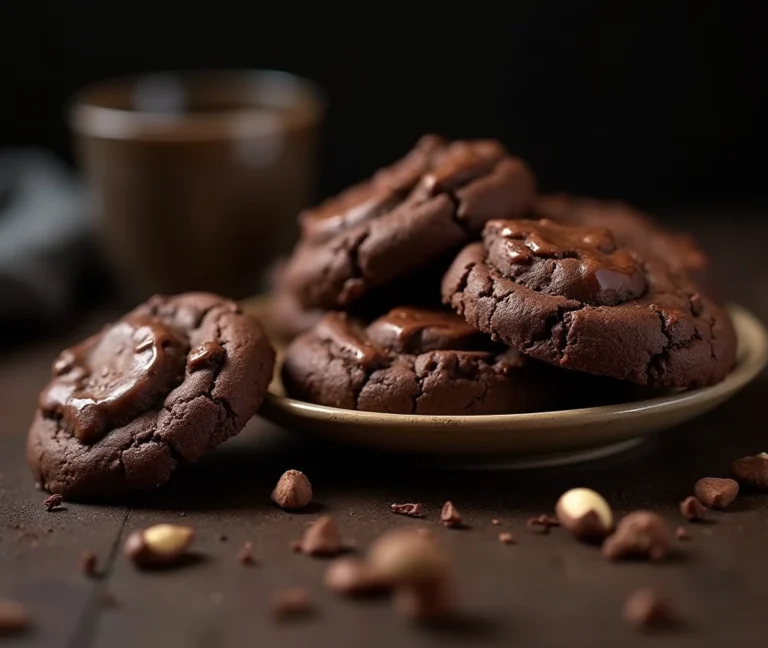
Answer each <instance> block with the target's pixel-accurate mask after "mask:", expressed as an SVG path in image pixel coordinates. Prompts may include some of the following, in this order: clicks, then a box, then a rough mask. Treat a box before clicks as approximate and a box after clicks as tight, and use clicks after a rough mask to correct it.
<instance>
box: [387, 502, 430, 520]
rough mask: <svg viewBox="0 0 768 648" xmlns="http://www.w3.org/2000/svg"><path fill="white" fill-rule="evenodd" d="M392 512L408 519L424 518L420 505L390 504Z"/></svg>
mask: <svg viewBox="0 0 768 648" xmlns="http://www.w3.org/2000/svg"><path fill="white" fill-rule="evenodd" d="M390 508H391V509H392V512H393V513H395V514H397V515H407V516H409V517H424V512H423V510H422V507H421V504H418V503H410V502H409V503H406V504H392V505H391V506H390Z"/></svg>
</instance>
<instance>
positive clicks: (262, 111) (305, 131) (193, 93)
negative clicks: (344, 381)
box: [70, 71, 325, 300]
mask: <svg viewBox="0 0 768 648" xmlns="http://www.w3.org/2000/svg"><path fill="white" fill-rule="evenodd" d="M324 108H325V105H324V100H323V96H322V93H321V92H320V91H319V89H318V88H317V87H316V86H315V85H314V84H312V83H311V82H310V81H308V80H305V79H301V78H299V77H295V76H292V75H290V74H286V73H283V72H275V71H228V72H224V71H213V72H190V73H170V74H153V75H148V76H143V77H136V78H127V79H117V80H113V81H107V82H104V83H100V84H98V85H94V86H91V87H87V88H85V89H84V90H82V91H81V92H80V93H79V94H78V95H77V96H76V97H75V99H74V101H73V103H72V106H71V110H70V120H71V125H72V128H73V130H74V132H75V134H76V139H77V149H78V155H79V158H80V162H81V165H82V166H83V168H84V170H85V173H86V177H87V179H88V181H89V184H90V188H91V190H92V193H93V198H94V201H95V205H94V206H95V210H96V215H97V222H98V228H99V235H100V241H101V243H102V245H103V248H104V251H105V254H106V257H107V259H108V261H109V262H110V264H111V265H112V266H113V268H114V270H115V271H116V275H117V278H118V281H119V283H120V284H121V288H123V289H124V291H125V293H124V294H125V295H126V296H128V297H129V298H130V299H135V300H139V299H144V298H146V297H148V296H149V295H151V294H154V293H174V292H181V291H185V290H211V291H214V292H219V293H222V294H225V295H227V296H230V297H234V298H239V297H244V296H247V295H249V294H253V293H254V292H257V291H258V290H259V289H260V283H259V282H260V279H261V277H262V275H263V274H264V271H265V270H266V269H267V268H268V267H269V266H270V265H271V263H272V262H273V261H274V260H275V259H276V258H277V257H278V256H280V255H282V254H284V253H286V252H287V251H288V250H290V247H291V245H292V243H293V241H294V239H295V237H296V235H297V225H296V215H297V213H298V212H299V211H300V210H301V209H302V208H303V207H305V206H306V205H307V203H308V201H309V200H311V197H312V191H313V188H314V180H315V154H316V148H317V133H318V127H319V125H320V122H321V121H322V119H323V117H324Z"/></svg>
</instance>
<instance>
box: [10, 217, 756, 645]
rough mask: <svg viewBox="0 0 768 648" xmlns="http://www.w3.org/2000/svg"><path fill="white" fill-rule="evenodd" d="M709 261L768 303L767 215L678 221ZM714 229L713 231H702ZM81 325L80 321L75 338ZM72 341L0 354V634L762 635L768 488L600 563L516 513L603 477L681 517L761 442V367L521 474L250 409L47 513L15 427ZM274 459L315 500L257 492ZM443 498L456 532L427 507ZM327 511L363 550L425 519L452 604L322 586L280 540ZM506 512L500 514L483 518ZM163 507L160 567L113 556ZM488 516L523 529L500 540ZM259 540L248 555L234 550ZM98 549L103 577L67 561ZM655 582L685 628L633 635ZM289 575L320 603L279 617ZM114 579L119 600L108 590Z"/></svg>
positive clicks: (637, 639) (665, 640)
mask: <svg viewBox="0 0 768 648" xmlns="http://www.w3.org/2000/svg"><path fill="white" fill-rule="evenodd" d="M686 225H688V226H689V227H690V228H691V229H694V230H695V231H696V232H697V233H698V234H699V235H700V236H701V238H702V240H703V241H704V243H705V245H706V247H708V248H709V249H710V250H711V251H712V253H713V255H714V258H715V263H716V267H717V270H718V272H719V274H720V276H721V278H722V279H723V283H724V284H725V285H727V286H728V287H729V291H730V294H731V295H732V299H733V300H734V301H736V302H739V303H741V304H743V305H745V306H747V307H749V308H751V309H752V310H753V311H754V312H755V313H756V314H757V315H758V316H760V317H761V318H762V319H763V320H764V321H766V320H768V260H767V258H766V252H765V250H764V246H765V244H766V242H768V226H766V225H765V224H763V223H762V222H761V221H760V220H759V219H757V218H743V219H741V220H733V221H731V220H728V221H727V222H725V223H713V222H711V221H697V220H696V219H695V218H693V219H689V220H688V221H686ZM716 244H720V247H715V245H716ZM81 333H82V332H77V333H73V335H72V336H70V337H72V338H76V337H77V336H78V335H80V334H81ZM67 341H68V340H57V341H50V342H46V343H44V344H39V345H37V346H32V347H25V348H21V349H15V350H11V351H8V352H6V354H5V356H4V357H3V359H2V361H0V596H5V597H9V598H13V599H16V600H20V601H22V602H24V603H25V604H27V605H28V606H29V608H30V610H31V612H32V613H33V615H34V620H35V624H34V629H33V631H32V632H31V633H29V634H27V635H24V636H20V637H18V638H17V637H14V638H0V645H2V646H6V645H8V646H71V647H73V648H87V647H90V646H94V647H97V646H98V647H105V648H106V647H109V648H121V647H123V646H125V647H128V646H130V647H134V646H160V647H162V648H175V647H176V646H192V647H200V648H203V647H207V646H264V647H272V646H278V647H282V646H297V647H298V646H301V647H307V646H318V647H321V646H333V647H337V646H358V645H359V646H370V647H376V646H381V647H386V648H391V647H394V646H397V647H402V648H410V647H416V646H443V645H446V646H448V645H474V644H477V645H488V646H507V645H510V646H511V645H517V646H531V647H533V646H547V647H549V646H552V647H559V646H605V647H606V648H616V647H618V646H622V647H632V646H645V645H655V646H675V647H679V648H684V647H687V646H691V647H692V646H697V647H709V646H711V647H712V648H715V647H718V648H719V647H720V646H728V647H729V648H730V647H741V646H745V647H747V646H765V645H766V644H767V643H768V495H763V496H761V495H745V496H743V497H740V498H739V499H738V500H737V502H736V503H735V504H734V505H733V506H732V508H731V509H730V510H729V511H727V512H724V513H714V514H712V516H711V518H712V520H713V521H712V523H711V524H699V525H693V524H687V525H686V526H687V528H688V530H689V532H690V535H691V536H692V540H690V541H687V542H682V541H680V542H678V543H677V545H676V547H677V551H676V553H675V556H674V558H673V559H672V560H670V561H667V562H665V563H664V564H658V565H649V564H645V563H621V564H610V563H608V562H606V561H605V560H604V559H603V558H602V557H601V555H600V553H599V551H598V550H596V549H595V548H593V547H590V546H587V545H583V544H579V543H577V542H575V541H574V540H573V539H572V538H571V537H570V536H569V535H568V534H567V533H565V532H564V531H563V530H558V529H555V530H553V531H552V532H551V533H550V534H548V535H536V534H533V533H532V532H530V531H528V530H527V529H526V526H525V520H526V519H527V518H528V517H529V516H531V515H535V514H539V513H543V512H550V511H551V510H552V507H553V505H554V502H555V501H556V499H557V497H558V496H559V495H560V493H561V492H562V491H564V490H565V489H567V488H569V487H571V486H574V485H587V486H590V487H593V488H595V489H597V490H599V491H600V492H602V493H603V494H604V495H605V496H606V497H607V498H608V499H609V501H611V502H612V503H613V505H614V506H615V508H616V510H617V512H619V513H623V512H627V511H630V510H632V509H636V508H639V507H648V508H652V509H655V510H657V511H659V512H661V513H662V514H663V515H665V516H666V517H667V518H668V520H669V522H670V524H671V525H673V528H674V527H675V526H677V525H678V524H679V523H680V522H682V520H681V519H680V516H679V513H678V512H677V506H678V502H679V501H680V500H681V499H682V498H683V497H685V496H686V495H688V494H689V493H690V491H691V487H692V485H693V483H694V482H695V480H696V479H698V478H699V477H703V476H716V475H725V474H727V472H728V466H729V463H730V461H731V460H732V459H733V458H735V457H738V456H742V455H745V454H754V453H757V452H760V451H764V450H768V433H767V431H766V423H765V414H764V412H765V409H766V399H767V398H768V380H766V377H765V376H763V377H762V378H761V379H759V380H758V381H757V382H756V383H754V384H753V385H751V386H750V387H749V388H747V389H746V390H745V391H744V392H743V393H742V394H741V395H739V396H738V397H737V398H735V399H734V400H733V401H731V402H730V403H728V404H727V405H725V406H724V407H722V408H720V409H719V410H717V411H715V412H713V413H712V414H710V415H708V416H706V417H705V418H703V419H701V420H698V421H695V422H692V423H690V424H688V425H685V426H683V427H681V428H679V429H677V430H674V431H671V432H667V433H664V434H662V435H660V436H659V437H657V438H653V439H651V440H649V441H648V442H646V443H645V444H643V445H642V446H640V447H639V448H637V449H636V450H634V451H632V452H630V453H627V454H624V455H621V456H616V457H613V458H611V459H606V460H601V461H598V462H592V463H588V464H583V465H579V466H573V467H569V468H561V469H548V470H533V471H526V472H503V471H496V472H472V471H450V470H440V469H434V468H425V467H423V466H418V465H413V464H411V463H408V462H405V461H403V460H398V459H397V458H394V457H387V456H372V455H369V454H365V453H357V452H352V451H348V450H344V449H341V448H337V447H332V446H327V445H322V444H319V443H315V442H309V443H303V442H302V440H301V438H300V436H299V435H285V434H283V433H280V432H278V431H276V430H275V429H274V428H271V427H270V426H269V425H268V424H266V423H264V422H260V421H258V420H254V421H253V422H252V423H251V425H250V426H249V428H248V429H247V432H246V433H244V434H243V435H241V436H240V437H239V438H238V439H236V440H235V441H233V442H231V443H229V444H227V445H226V446H224V447H222V448H221V449H220V450H219V451H218V452H216V453H213V454H212V455H211V456H210V457H208V458H206V460H204V461H203V462H201V463H200V464H199V465H198V466H196V467H195V468H194V469H190V470H187V471H186V472H185V473H184V474H182V475H179V476H178V478H177V479H175V480H174V481H173V482H172V484H171V485H170V486H169V487H168V488H166V489H165V490H163V491H162V492H159V493H157V494H155V495H153V496H152V497H151V498H149V499H144V500H142V501H140V502H137V503H136V504H135V505H132V506H126V507H114V508H109V507H99V506H87V505H75V504H66V505H65V506H64V507H63V508H62V510H60V511H56V512H51V513H48V512H46V511H45V509H44V508H43V506H42V504H41V502H42V500H43V499H44V494H43V493H41V492H40V491H38V490H36V489H35V487H34V484H33V482H32V479H31V477H30V474H29V473H28V471H27V469H26V466H25V462H24V436H25V433H26V428H27V425H28V422H29V420H30V418H31V414H32V411H33V408H34V403H35V397H36V392H37V391H38V390H39V389H40V387H41V386H42V385H43V384H44V383H45V381H46V378H47V374H48V367H49V363H50V361H51V359H52V358H53V356H54V355H55V354H56V352H57V351H58V350H59V349H60V348H61V347H62V346H63V345H64V344H65V343H66V342H67ZM287 468H299V469H302V470H304V471H305V472H307V474H308V475H309V476H310V478H311V479H312V481H313V484H314V486H315V492H316V500H317V505H316V506H314V508H313V509H312V510H310V511H309V512H307V513H306V514H301V515H297V514H287V513H284V512H281V511H280V510H278V509H276V508H275V507H274V506H273V505H272V503H271V502H270V499H269V495H270V490H271V487H272V486H273V484H274V482H275V481H276V479H277V477H278V476H279V475H280V473H281V472H282V471H283V470H284V469H287ZM446 499H451V500H453V502H454V503H455V504H456V505H457V506H458V507H459V509H460V510H461V512H462V513H463V514H464V517H465V518H466V520H467V522H468V523H469V525H470V527H471V528H470V529H468V530H450V529H444V528H442V527H440V526H439V525H438V524H437V518H438V514H439V508H440V506H441V505H442V503H443V502H444V501H445V500H446ZM399 501H419V502H423V503H424V504H425V505H426V508H427V518H426V519H425V520H424V521H423V522H417V521H413V520H409V519H408V518H403V517H400V516H395V515H392V513H391V512H390V511H389V504H390V503H391V502H399ZM321 511H322V512H328V513H331V514H332V515H334V516H335V517H336V518H337V521H338V522H339V524H340V526H341V528H342V530H343V532H344V534H345V536H346V537H347V538H348V539H349V540H352V541H354V542H355V543H356V544H357V545H358V546H359V547H361V548H364V547H365V546H366V545H367V544H368V543H369V542H370V541H371V540H372V539H373V538H375V537H376V536H378V535H379V534H380V533H381V532H382V531H383V530H385V529H388V528H393V527H399V526H406V525H414V524H423V525H425V526H428V527H430V528H432V529H434V530H435V532H436V533H437V534H438V535H439V536H440V538H441V539H442V540H443V541H444V542H445V544H446V546H447V548H448V549H449V550H450V551H451V552H452V554H453V555H454V556H455V560H456V564H457V569H458V573H459V577H460V593H461V598H462V601H463V604H462V607H463V610H464V616H463V617H462V618H461V619H460V620H458V621H457V622H456V623H455V624H452V625H451V626H450V627H446V628H443V629H442V630H440V629H437V630H424V629H417V628H414V627H411V626H409V625H408V624H407V623H405V622H404V621H403V620H402V619H400V618H398V617H396V616H395V615H394V614H393V612H392V609H391V606H390V604H389V602H388V601H387V600H386V599H381V600H373V601H364V602H351V601H348V600H344V599H339V598H337V597H335V596H333V595H331V594H329V593H327V592H326V591H325V590H324V589H323V587H322V575H323V571H324V569H325V567H326V565H327V563H326V562H325V561H322V560H318V559H312V558H309V557H305V556H301V555H296V554H294V553H292V552H291V551H290V549H289V547H288V545H289V542H290V541H291V540H294V539H296V538H298V537H299V536H300V535H301V533H302V530H303V529H304V527H305V525H306V523H307V522H308V521H309V520H312V519H315V518H316V517H317V515H318V513H320V512H321ZM492 518H498V519H499V520H501V525H500V526H494V525H492V524H491V519H492ZM160 521H170V522H178V523H183V524H188V525H192V526H194V527H195V528H196V529H197V534H198V537H197V541H196V544H195V549H196V551H197V554H196V556H197V557H196V559H195V560H193V561H191V563H190V564H188V565H186V566H185V567H183V568H181V569H178V570H174V571H168V572H162V573H143V572H139V571H136V570H135V569H134V568H133V566H132V565H131V564H130V563H129V562H128V561H127V560H126V559H125V558H124V557H123V555H122V553H121V546H122V541H123V540H124V538H125V536H126V534H127V533H128V532H129V531H130V530H132V529H134V528H137V527H142V526H145V525H149V524H152V523H156V522H160ZM500 531H511V532H512V533H514V535H515V536H516V537H517V540H518V544H517V545H511V546H506V545H502V544H501V543H500V542H499V541H498V540H497V536H498V534H499V532H500ZM245 541H252V542H253V543H254V546H255V554H256V557H257V558H258V560H259V564H258V565H257V566H254V567H250V568H249V567H244V566H242V565H241V564H240V563H239V562H238V560H237V558H236V554H237V551H238V549H239V548H240V547H241V545H242V544H243V543H244V542H245ZM85 550H91V551H94V552H95V553H96V554H97V555H98V557H99V562H100V565H101V567H102V569H103V576H102V577H101V578H99V579H90V578H87V577H85V576H84V575H83V574H82V573H81V572H80V568H79V562H80V556H81V554H82V552H83V551H85ZM648 585H650V586H653V587H655V588H658V589H659V590H660V591H662V592H664V593H666V594H668V595H669V596H670V597H671V598H672V600H673V601H674V602H675V603H676V605H677V606H678V607H679V610H680V613H681V615H682V616H683V618H684V624H683V626H682V627H681V628H680V629H678V630H676V631H671V632H665V633H661V634H657V635H656V636H650V637H649V636H645V635H642V634H638V633H636V632H634V631H632V630H631V629H630V628H628V627H627V626H626V625H625V624H624V622H623V621H622V619H621V609H622V605H623V603H624V601H625V599H626V597H627V595H628V594H629V593H630V592H632V591H633V590H634V589H635V588H638V587H641V586H648ZM294 586H300V587H305V588H306V589H307V590H308V591H309V592H310V594H311V596H312V598H313V600H314V602H315V604H316V608H317V614H316V615H315V616H314V617H312V618H308V619H306V620H302V621H297V622H295V623H290V624H279V623H277V622H275V620H273V619H272V617H271V615H270V607H269V602H270V599H271V596H272V594H273V592H275V591H276V590H278V589H282V588H287V587H294ZM105 588H108V589H109V591H111V592H113V593H114V596H115V598H116V600H117V605H116V606H109V605H106V604H105V602H104V600H103V595H102V592H103V590H104V589H105Z"/></svg>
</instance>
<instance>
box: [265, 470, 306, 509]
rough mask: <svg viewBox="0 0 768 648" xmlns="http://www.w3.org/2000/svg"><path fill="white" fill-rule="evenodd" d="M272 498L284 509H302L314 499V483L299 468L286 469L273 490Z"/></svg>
mask: <svg viewBox="0 0 768 648" xmlns="http://www.w3.org/2000/svg"><path fill="white" fill-rule="evenodd" d="M272 499H273V500H274V502H275V503H276V504H277V505H278V506H279V507H280V508H282V509H285V510H287V511H293V510H297V509H302V508H304V507H305V506H307V505H308V504H309V503H310V502H311V501H312V484H310V483H309V480H308V479H307V476H306V475H305V474H304V473H303V472H301V471H299V470H286V471H285V472H284V473H283V476H282V477H280V479H279V481H278V482H277V486H275V489H274V490H273V491H272Z"/></svg>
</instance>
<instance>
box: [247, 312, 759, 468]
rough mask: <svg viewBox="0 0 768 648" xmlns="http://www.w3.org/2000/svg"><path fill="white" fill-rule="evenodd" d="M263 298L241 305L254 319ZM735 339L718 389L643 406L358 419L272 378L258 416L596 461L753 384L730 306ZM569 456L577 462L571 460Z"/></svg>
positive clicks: (370, 440)
mask: <svg viewBox="0 0 768 648" xmlns="http://www.w3.org/2000/svg"><path fill="white" fill-rule="evenodd" d="M268 304H269V302H268V299H267V298H265V297H258V298H254V299H251V300H248V301H247V302H245V303H244V306H245V308H246V310H247V311H248V312H250V313H252V314H254V315H255V316H257V317H258V316H259V315H260V314H263V313H264V312H265V310H266V309H267V308H268ZM729 312H730V315H731V318H732V320H733V323H734V325H735V327H736V332H737V335H738V341H739V348H738V358H737V362H736V366H735V367H734V369H733V371H732V372H731V373H730V375H729V376H728V377H727V378H726V379H725V380H724V381H723V382H721V383H719V384H717V385H714V386H712V387H705V388H702V389H696V390H692V391H687V392H678V393H674V394H670V395H665V396H660V397H657V398H652V399H648V400H641V401H635V402H630V403H624V404H621V405H608V406H603V407H591V408H585V409H572V410H562V411H555V412H539V413H531V414H500V415H483V416H426V415H408V414H380V413H377V412H358V411H354V410H343V409H338V408H334V407H325V406H322V405H313V404H311V403H305V402H302V401H298V400H293V399H291V398H286V397H285V396H284V395H283V394H282V388H281V386H280V384H279V381H278V380H277V379H276V380H275V381H274V382H273V384H272V386H271V387H270V393H269V395H268V397H267V399H266V401H265V403H264V406H263V408H262V410H261V412H260V414H261V416H263V417H264V418H266V419H268V420H270V421H272V422H273V423H276V424H278V425H280V426H282V427H285V428H290V429H291V430H295V431H297V432H302V433H304V432H306V433H312V434H318V435H322V436H323V437H326V438H328V439H332V440H334V441H337V442H341V443H345V444H352V445H357V446H362V447H367V448H375V449H381V450H388V451H396V452H408V453H417V454H422V455H432V456H436V455H439V456H443V457H446V458H447V457H449V456H461V457H462V458H464V459H470V458H471V457H477V458H480V457H489V456H493V457H495V458H496V459H498V460H500V461H505V460H523V461H525V460H535V462H536V463H547V461H548V458H549V459H551V460H552V461H551V462H552V463H561V462H562V461H561V459H562V458H563V457H571V458H573V459H575V458H576V457H577V456H578V457H579V458H586V457H596V456H601V455H604V454H607V453H610V452H613V451H617V450H620V449H623V448H626V447H629V446H631V445H632V444H634V443H636V442H637V440H639V439H640V438H642V437H643V436H645V435H647V434H650V433H651V432H657V431H660V430H664V429H667V428H670V427H672V426H675V425H678V424H680V423H683V422H685V421H688V420H690V419H693V418H695V417H697V416H700V415H702V414H704V413H705V412H708V411H709V410H711V409H713V408H714V407H717V406H718V405H720V404H721V403H723V402H724V401H726V400H727V399H729V398H730V397H732V396H733V395H734V394H736V393H737V392H738V391H739V390H740V389H742V388H743V387H744V386H745V385H747V384H748V383H749V382H750V381H751V380H753V379H754V378H755V377H756V376H757V375H758V374H759V373H760V371H761V370H762V369H763V368H764V367H765V365H766V362H768V333H766V330H765V328H764V327H763V325H762V324H761V323H760V322H759V321H758V320H757V318H755V317H754V316H753V315H752V314H751V313H749V312H748V311H747V310H745V309H743V308H741V307H738V306H730V307H729ZM574 453H576V455H574Z"/></svg>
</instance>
